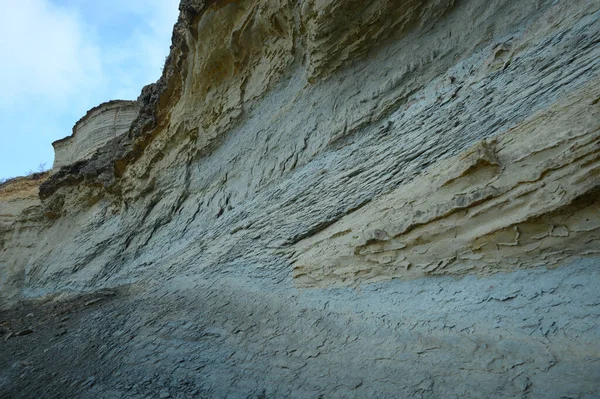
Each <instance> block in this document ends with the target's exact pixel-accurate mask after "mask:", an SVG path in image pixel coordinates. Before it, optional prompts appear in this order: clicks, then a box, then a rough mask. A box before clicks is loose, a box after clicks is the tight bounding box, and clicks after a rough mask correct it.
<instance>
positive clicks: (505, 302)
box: [0, 0, 600, 398]
mask: <svg viewBox="0 0 600 399" xmlns="http://www.w3.org/2000/svg"><path fill="white" fill-rule="evenodd" d="M599 21H600V4H599V3H598V2H595V1H585V0H572V1H544V0H536V1H534V0H531V1H529V0H527V1H516V0H514V1H513V0H492V1H484V0H464V1H460V0H406V1H401V2H399V1H391V0H371V1H367V2H365V1H356V0H327V1H325V0H304V1H301V2H292V1H288V0H276V1H272V0H269V1H267V0H242V1H224V0H217V1H214V0H207V1H201V0H183V1H182V2H181V4H180V17H179V20H178V22H177V24H176V25H175V27H174V32H173V44H172V46H171V51H170V55H169V57H168V58H167V60H166V64H165V68H164V71H163V75H162V77H161V78H160V80H159V81H158V82H156V83H155V84H152V85H149V86H147V87H145V88H144V89H143V90H142V93H141V95H140V98H139V99H138V100H137V102H135V103H113V104H110V103H109V105H104V106H100V108H97V109H95V110H92V111H90V113H89V114H88V116H87V117H86V118H84V119H83V120H82V121H80V122H79V123H78V125H76V127H75V129H74V134H73V136H72V137H71V138H68V139H66V141H64V142H62V143H59V144H58V145H57V144H56V143H55V148H56V150H57V162H56V164H55V169H54V170H53V171H52V174H51V175H50V176H48V177H47V178H46V177H44V179H42V180H43V182H42V183H41V185H40V186H39V196H35V195H34V194H32V193H34V192H35V189H36V188H35V187H37V186H35V187H33V186H31V184H30V185H28V186H27V188H26V189H25V188H23V189H19V190H20V191H19V190H16V189H15V190H16V191H15V190H13V191H11V192H12V193H13V194H11V196H9V195H8V194H7V195H3V194H2V191H0V210H4V209H11V210H10V212H9V211H6V212H5V211H2V213H3V214H6V215H7V214H9V213H10V216H6V215H4V216H3V219H1V221H2V225H1V226H0V227H1V229H0V244H1V247H0V276H1V278H0V289H1V295H2V300H3V301H5V303H6V304H7V305H6V306H5V308H6V309H9V308H10V309H15V308H14V307H9V305H10V304H12V303H14V301H17V300H22V299H23V298H40V297H42V298H45V299H44V301H45V302H39V300H37V302H32V303H33V305H27V306H34V308H35V309H37V310H36V312H44V311H46V310H47V309H50V308H49V306H50V305H48V303H51V304H54V303H58V305H52V306H55V307H56V306H65V307H66V308H68V309H71V310H70V311H72V312H75V313H73V314H74V315H78V316H73V320H72V321H70V323H72V326H71V328H73V329H78V331H80V332H83V333H84V336H85V337H89V340H81V334H70V333H65V334H60V335H59V337H62V338H59V339H57V340H55V341H53V342H54V343H53V344H52V345H51V347H49V348H48V351H49V355H48V356H50V354H53V356H54V357H52V359H53V361H55V362H58V363H61V362H62V363H61V364H64V376H63V377H61V378H62V379H60V378H57V379H55V380H53V382H52V383H51V384H50V388H48V387H46V388H48V389H53V390H54V391H53V392H56V393H57V394H58V395H59V396H60V395H65V394H68V395H83V396H89V395H92V396H96V397H113V396H114V397H125V396H126V397H136V395H137V397H148V396H151V395H157V396H159V395H160V396H161V397H169V396H173V397H188V396H190V395H199V396H201V397H244V398H246V397H319V396H322V397H390V398H391V397H429V398H430V397H440V398H441V397H444V398H446V397H461V398H464V397H485V398H495V397H497V398H505V397H506V398H508V397H539V398H542V397H557V398H558V397H578V398H584V397H589V398H592V397H595V396H596V395H597V394H598V392H599V385H598V381H599V379H598V376H599V375H600V345H599V342H600V328H598V323H599V321H600V292H599V291H598V290H597V286H598V283H600V273H599V269H598V265H599V262H600V256H599V251H600V245H599V244H600V242H599V241H600V212H599V211H600V208H599V207H600V205H599V201H600V196H599V194H600V160H599V155H600V45H599V43H600V22H599ZM113 106H114V107H113ZM123 107H125V108H126V110H125V111H123V112H121V111H122V110H123ZM118 115H121V116H118ZM65 143H68V144H66V145H65ZM6 187H8V186H6ZM6 187H5V186H2V187H0V190H4V189H5V188H6ZM16 192H18V193H19V194H18V195H17V194H15V193H16ZM15 198H18V199H17V200H15ZM9 207H12V208H9ZM107 289H111V290H113V291H110V292H111V295H113V296H117V298H118V299H119V300H112V301H108V300H104V299H102V298H104V297H105V296H104V294H102V295H101V294H98V292H101V293H102V292H106V290H107ZM99 290H100V291H99ZM65 292H71V293H72V294H70V295H71V296H72V295H75V294H74V293H86V294H85V295H100V296H99V297H98V298H97V299H93V300H91V301H87V300H86V301H87V302H85V304H88V303H90V304H91V303H95V304H96V305H94V306H99V308H98V309H99V310H98V311H95V312H94V311H90V310H89V306H88V305H85V306H81V308H77V306H75V305H71V302H69V303H67V304H65V302H64V300H63V302H61V300H60V298H63V297H62V296H59V297H56V295H59V293H61V294H60V295H63V296H64V295H66V294H64V293H65ZM71 296H69V298H71ZM101 299H102V300H101ZM73 300H74V301H76V300H75V299H73ZM48 301H50V302H48ZM95 301H100V303H101V304H100V305H98V304H97V303H96V302H95ZM90 306H91V305H90ZM73 309H79V310H77V311H75V310H73ZM86 309H88V310H86ZM7 312H8V310H7ZM77 312H79V313H77ZM86 312H87V313H86ZM56 313H57V314H60V312H56ZM7 314H8V313H7ZM34 314H35V312H34ZM11 315H12V313H11ZM11 317H12V316H11ZM14 317H15V320H18V317H17V316H14ZM57 317H58V316H57ZM7 318H8V317H7ZM50 319H51V318H49V319H48V320H50ZM11 320H12V319H11ZM11 323H12V324H11V326H13V327H11V328H13V329H14V328H15V327H14V325H18V322H11ZM40 323H41V322H40ZM44 323H46V321H44ZM48 323H50V324H49V325H51V322H50V321H48ZM57 323H58V321H57ZM60 323H63V324H64V323H68V322H66V321H65V322H60ZM44 325H45V324H44ZM61 325H62V324H61ZM39 328H40V329H41V330H42V331H46V332H47V333H48V334H50V335H51V330H49V328H50V327H41V324H40V327H39ZM61 328H62V327H61ZM15 331H16V330H15ZM23 331H27V330H23ZM32 331H34V333H33V334H30V335H27V337H23V338H21V337H18V338H19V339H23V340H25V339H30V340H34V339H35V329H33V328H32ZM61 331H62V330H61ZM11 334H12V333H11ZM40 334H42V335H43V334H45V333H44V332H42V333H40ZM50 335H49V336H50ZM88 341H89V342H88ZM7 342H8V344H7V345H13V347H12V348H13V350H14V351H15V353H18V350H17V349H14V348H18V346H17V345H18V340H17V339H16V338H15V339H10V340H9V341H7ZM71 351H73V352H71ZM75 351H78V352H82V351H83V352H84V353H88V354H89V357H90V359H95V361H94V362H92V361H90V360H89V359H88V360H81V361H80V363H79V364H78V365H74V364H71V363H70V361H69V359H70V357H69V356H73V354H74V353H75ZM7 353H8V352H7ZM0 357H1V358H2V359H0V360H2V362H3V363H2V364H11V363H10V361H12V362H14V361H15V360H14V359H13V357H11V356H9V355H2V356H0ZM49 359H50V358H45V357H43V355H39V358H38V361H39V362H40V363H41V364H42V366H41V368H42V370H45V368H44V367H46V366H44V365H46V364H47V362H49V361H50V360H49ZM45 362H46V363H45ZM61 367H62V366H61ZM11 370H12V371H4V372H2V374H0V392H9V393H11V394H12V395H13V396H18V395H23V396H27V395H34V394H35V393H36V392H37V391H36V389H38V388H36V387H38V386H39V384H40V383H39V381H41V380H40V379H39V378H40V377H39V375H40V372H39V371H38V374H37V375H36V374H35V373H34V372H31V373H29V374H27V372H26V373H24V374H22V375H25V376H26V377H23V378H29V379H30V380H28V381H30V384H31V385H30V387H31V388H29V390H19V387H21V386H22V385H21V384H22V383H21V384H20V383H19V380H18V378H19V376H20V375H21V374H19V373H20V371H18V370H17V371H15V370H16V369H11ZM82 373H83V374H82ZM84 374H85V375H84ZM90 376H92V377H93V380H91V381H92V382H91V383H88V382H86V381H88V380H87V379H86V378H88V377H89V378H92V377H90ZM84 377H85V378H84ZM36 381H37V382H36ZM60 381H63V382H60ZM36 384H38V385H36ZM65 384H67V385H68V387H67V388H65ZM69 384H71V385H69ZM88 391H89V392H88ZM111 395H113V396H111Z"/></svg>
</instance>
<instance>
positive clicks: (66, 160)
mask: <svg viewBox="0 0 600 399" xmlns="http://www.w3.org/2000/svg"><path fill="white" fill-rule="evenodd" d="M138 113H139V106H138V104H137V102H135V101H110V102H108V103H104V104H101V105H99V106H97V107H96V108H94V109H92V110H90V111H89V112H88V113H87V115H85V116H84V117H83V118H81V120H80V121H78V122H77V123H76V124H75V127H74V128H73V134H72V135H71V136H68V137H65V138H64V139H62V140H58V141H55V142H54V143H52V146H53V147H54V154H55V157H54V165H53V167H52V169H53V171H55V172H56V171H58V170H59V169H60V168H61V167H63V166H66V165H71V164H74V163H76V162H78V161H82V160H87V159H89V158H91V157H92V156H93V155H94V154H95V153H96V151H98V149H100V148H101V147H102V146H104V145H105V144H106V143H107V142H109V141H110V140H111V139H114V138H115V137H118V136H121V135H123V134H125V133H127V132H128V131H129V128H130V127H131V123H132V122H133V120H134V119H135V118H136V117H137V116H138Z"/></svg>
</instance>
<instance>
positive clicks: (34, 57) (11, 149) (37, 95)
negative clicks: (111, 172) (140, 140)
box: [0, 0, 179, 178]
mask: <svg viewBox="0 0 600 399" xmlns="http://www.w3.org/2000/svg"><path fill="white" fill-rule="evenodd" d="M178 3H179V1H178V0H145V1H142V0H128V1H122V0H118V1H117V0H104V1H101V2H99V1H95V0H19V1H14V2H6V4H3V12H2V13H0V53H1V54H2V62H1V63H0V87H1V88H2V96H0V121H2V124H1V125H0V135H1V141H0V178H7V177H13V176H18V175H24V174H27V173H28V172H29V171H31V170H33V171H36V170H37V169H38V166H39V165H40V164H41V163H45V164H46V167H50V166H51V165H52V162H53V158H54V153H53V150H52V145H51V143H52V141H54V140H58V139H60V138H63V137H65V136H68V135H69V134H71V129H72V126H73V124H74V123H75V122H76V121H77V120H78V119H79V118H80V117H82V116H83V115H84V114H85V112H86V111H87V110H88V109H90V108H92V107H94V106H96V105H98V104H100V103H102V102H104V101H108V100H111V99H135V98H137V96H138V95H139V93H140V90H141V88H142V87H143V86H144V85H146V84H148V83H152V82H154V81H156V80H157V79H158V77H159V76H160V73H161V69H162V67H163V64H164V59H165V57H166V55H167V54H168V51H169V46H170V39H171V32H172V28H173V25H174V23H175V21H176V19H177V15H178V11H177V7H178Z"/></svg>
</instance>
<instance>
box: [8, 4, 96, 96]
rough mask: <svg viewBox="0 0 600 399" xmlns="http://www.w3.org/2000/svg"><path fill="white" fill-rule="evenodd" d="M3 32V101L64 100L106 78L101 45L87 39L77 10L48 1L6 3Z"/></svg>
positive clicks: (91, 88)
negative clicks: (101, 56)
mask: <svg viewBox="0 0 600 399" xmlns="http://www.w3.org/2000/svg"><path fill="white" fill-rule="evenodd" d="M0 37H1V38H2V40H0V53H1V54H2V55H3V57H2V58H3V61H2V63H0V85H1V87H2V91H3V95H2V97H0V106H17V105H19V104H22V103H23V102H27V101H30V100H31V99H35V100H37V101H39V100H44V101H48V102H49V103H50V104H52V103H55V102H59V103H64V102H65V101H67V100H68V98H69V97H70V96H72V95H74V94H76V93H78V92H81V91H88V90H93V89H94V88H95V87H98V86H99V85H100V83H101V81H102V78H103V77H102V76H103V72H102V62H101V59H100V49H99V48H98V46H96V45H94V44H93V43H91V42H89V41H88V40H86V35H85V32H84V28H83V27H82V24H81V22H80V18H79V16H78V15H77V14H76V13H75V12H73V11H72V10H68V9H61V8H59V7H56V6H53V5H52V4H51V3H49V2H48V1H47V0H19V1H14V2H6V3H5V4H3V6H2V13H0ZM54 105H56V104H54Z"/></svg>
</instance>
